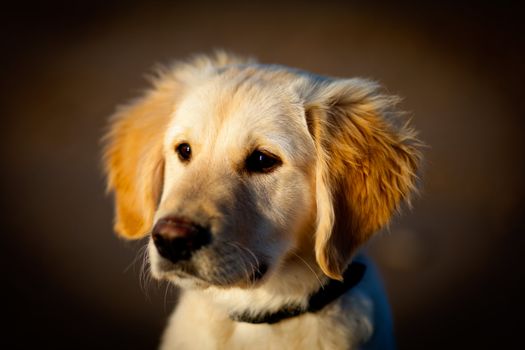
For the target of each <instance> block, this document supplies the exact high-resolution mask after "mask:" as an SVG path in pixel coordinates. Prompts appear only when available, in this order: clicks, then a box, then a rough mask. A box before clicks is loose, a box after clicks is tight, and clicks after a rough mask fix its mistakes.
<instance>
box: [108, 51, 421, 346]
mask: <svg viewBox="0 0 525 350" xmlns="http://www.w3.org/2000/svg"><path fill="white" fill-rule="evenodd" d="M397 102H398V98H396V97H394V96H389V95H386V94H384V93H383V92H382V90H381V88H380V87H379V86H378V85H377V84H376V83H374V82H371V81H368V80H364V79H356V78H354V79H333V78H326V77H321V76H318V75H314V74H310V73H307V72H304V71H300V70H297V69H292V68H287V67H283V66H278V65H262V64H258V63H256V62H255V61H252V60H246V59H241V58H238V57H235V56H233V55H230V54H226V53H221V52H219V53H217V54H215V55H213V56H197V57H195V58H193V59H191V60H189V61H186V62H178V63H175V64H173V65H172V66H171V67H169V68H167V69H163V70H161V71H160V72H159V74H158V76H157V78H156V79H154V81H153V88H152V89H150V90H149V91H148V92H147V93H146V94H145V95H144V96H143V97H142V98H140V99H138V100H136V101H134V102H132V103H131V104H129V105H128V106H126V107H124V108H121V109H120V110H119V111H118V112H117V113H116V115H115V116H114V117H113V118H112V119H111V122H110V132H109V133H108V135H107V140H106V147H105V165H106V171H107V175H108V186H109V189H110V190H112V191H114V193H115V201H116V219H115V230H116V231H117V232H118V233H119V234H120V235H122V236H123V237H125V238H129V239H136V238H142V237H146V236H147V237H149V238H148V239H149V243H148V244H149V247H148V255H149V263H150V267H151V273H152V274H153V276H154V277H156V278H158V279H164V280H168V281H171V282H173V283H174V284H176V285H178V286H180V287H181V294H180V298H179V302H178V305H177V307H176V309H175V311H174V313H173V314H172V316H171V318H170V321H169V325H168V326H167V328H166V330H165V333H164V336H163V339H162V342H161V348H162V349H357V348H360V349H361V348H362V349H373V348H374V349H388V348H392V347H393V346H394V345H393V335H392V325H391V319H390V314H389V308H388V305H387V302H386V298H385V296H384V293H383V291H382V289H381V285H380V283H379V279H378V276H377V274H376V272H375V270H374V268H373V266H372V264H371V263H370V261H368V260H366V258H364V257H362V256H360V255H359V254H358V249H359V247H361V246H362V244H363V243H365V242H366V241H367V240H368V239H369V238H370V237H371V235H372V234H373V233H374V232H376V231H377V230H378V229H380V228H381V227H382V226H384V225H385V224H386V223H387V222H388V221H389V219H390V217H391V215H392V214H393V212H394V211H396V209H397V208H398V207H399V205H400V203H401V202H403V201H404V200H407V199H408V198H409V196H410V194H411V192H413V189H414V187H415V186H414V183H415V180H416V171H417V168H418V165H419V162H420V151H419V148H420V146H419V145H420V143H419V142H418V140H417V138H416V133H415V132H414V130H413V129H412V128H411V127H410V126H409V125H408V123H407V122H404V121H403V120H402V119H403V118H402V113H401V112H399V111H397V109H396V104H397Z"/></svg>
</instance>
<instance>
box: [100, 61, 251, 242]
mask: <svg viewBox="0 0 525 350" xmlns="http://www.w3.org/2000/svg"><path fill="white" fill-rule="evenodd" d="M247 62H252V61H251V60H250V59H244V58H241V57H237V56H235V55H232V54H230V53H227V52H224V51H216V52H215V53H214V54H212V55H210V56H207V55H197V56H194V57H193V58H192V59H190V60H189V61H182V62H175V63H174V64H173V65H171V66H170V67H169V68H163V67H159V69H158V72H157V75H156V77H154V78H153V79H152V81H153V85H154V86H153V88H152V89H151V90H150V91H149V92H148V93H146V94H145V96H143V97H142V98H140V99H138V100H136V101H134V102H133V103H131V104H130V105H128V106H126V107H124V108H121V109H120V110H119V111H117V113H116V114H115V115H114V116H113V117H112V118H111V121H110V131H109V133H108V134H107V135H106V138H105V148H104V165H105V170H106V174H107V178H108V191H114V192H115V202H116V209H115V231H116V232H117V233H119V234H120V235H122V236H124V237H126V238H141V237H143V236H144V235H146V234H147V233H148V231H149V230H150V228H151V225H152V223H153V217H154V215H155V210H156V207H157V205H158V202H159V200H160V197H161V192H162V186H163V174H164V159H163V157H162V143H163V139H164V132H165V131H166V128H167V125H168V122H169V119H170V116H171V115H172V114H173V112H174V109H175V104H176V102H177V99H178V97H179V96H180V95H181V90H182V89H183V87H184V86H188V85H191V84H192V83H193V82H195V81H198V80H199V79H202V78H203V77H206V76H209V75H210V74H214V73H215V72H217V69H219V68H221V67H224V66H227V65H235V64H243V63H247Z"/></svg>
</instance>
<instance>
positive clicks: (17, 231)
mask: <svg viewBox="0 0 525 350" xmlns="http://www.w3.org/2000/svg"><path fill="white" fill-rule="evenodd" d="M521 14H522V11H521V9H520V8H519V6H518V5H517V4H514V3H511V2H497V3H496V2H483V4H480V3H479V2H468V3H465V2H457V1H440V2H434V3H427V4H422V3H420V2H416V1H413V2H409V1H396V2H392V3H387V2H381V1H380V2H374V5H365V4H359V3H353V2H349V1H319V2H306V1H297V2H286V1H271V0H270V1H265V2H250V3H248V2H238V3H234V2H230V3H223V2H219V1H216V2H211V1H210V2H206V1H202V0H193V1H188V2H185V3H183V4H181V3H177V2H146V1H143V2H141V1H113V2H111V1H100V0H99V1H96V0H94V1H46V2H37V1H25V2H18V3H15V4H10V5H5V4H4V5H2V11H1V15H0V16H1V18H0V20H1V21H0V23H1V24H0V25H1V31H0V39H1V49H2V53H1V54H0V62H1V66H0V72H1V79H0V102H1V104H0V111H1V114H0V154H1V158H0V159H1V168H0V189H1V196H0V197H1V199H0V200H1V202H0V203H1V208H0V209H1V211H0V220H1V221H0V222H1V225H0V230H1V237H2V238H1V243H2V244H1V248H0V256H1V268H2V288H1V290H2V295H3V297H2V299H1V304H2V306H1V310H2V311H1V313H0V314H1V316H2V317H1V318H2V320H3V322H2V323H3V324H4V326H2V327H1V328H2V338H1V339H2V340H1V343H2V344H8V345H9V346H7V347H5V348H9V349H15V348H20V349H23V348H30V347H35V346H38V347H42V348H54V349H59V348H67V349H72V348H77V349H84V348H86V349H87V348H96V349H106V348H107V349H110V348H111V349H115V348H118V349H153V348H155V347H156V345H157V342H158V338H159V336H160V334H161V331H162V328H163V325H164V323H165V321H166V317H167V316H168V315H169V313H170V311H171V309H172V307H173V303H174V299H175V293H174V292H173V291H172V290H170V288H169V287H167V286H165V285H163V284H158V283H156V282H146V283H143V284H142V286H141V282H140V266H141V261H142V257H141V255H140V248H141V247H142V246H143V244H144V242H135V243H127V242H124V241H122V240H120V239H118V238H117V237H116V236H115V235H114V234H113V233H112V211H113V208H112V203H111V198H110V197H109V196H106V195H105V193H104V186H105V185H104V178H103V175H102V171H101V163H100V149H101V147H100V141H99V140H100V138H101V136H102V134H103V132H104V130H105V125H106V121H107V117H108V116H109V115H110V114H111V113H112V112H113V111H114V109H115V106H116V105H118V104H122V103H124V102H125V101H127V100H129V99H131V98H133V97H135V96H138V95H139V94H140V93H141V91H142V90H143V89H144V88H145V87H146V86H147V83H146V81H145V79H144V76H145V73H148V72H151V68H152V67H153V66H154V65H155V64H156V63H169V62H170V61H171V60H173V59H180V58H187V57H188V56H189V55H191V54H193V53H198V52H211V51H212V50H213V49H214V48H225V49H228V50H231V51H233V52H236V53H238V54H242V55H250V56H254V57H257V58H258V59H259V60H260V61H261V62H265V63H280V64H285V65H290V66H294V67H299V68H302V69H306V70H310V71H313V72H316V73H319V74H324V75H331V76H341V77H351V76H363V77H369V78H373V79H376V80H379V81H381V82H382V83H383V84H385V85H386V86H387V87H388V90H389V91H390V92H392V93H395V94H399V95H401V96H403V97H404V98H405V102H404V103H403V107H404V108H405V109H406V110H408V111H410V112H411V113H412V115H413V122H414V125H415V126H416V127H417V128H418V129H419V130H420V135H421V138H422V139H423V140H424V141H425V142H426V143H427V144H428V145H429V147H428V148H427V150H426V151H425V157H426V162H425V167H424V169H423V172H422V181H421V184H422V190H421V195H420V196H419V197H418V198H416V199H415V200H414V208H413V210H411V211H407V210H405V212H404V213H403V215H402V216H400V217H398V218H396V219H395V220H394V221H393V222H392V224H391V225H390V228H389V230H388V231H385V232H384V233H383V234H382V235H380V237H378V238H376V239H375V240H374V241H373V242H371V243H370V244H369V247H368V249H369V251H370V253H371V254H372V255H373V256H374V257H375V259H376V261H377V263H378V265H379V267H380V269H381V271H382V272H383V275H384V280H385V285H386V287H387V289H388V292H389V295H390V300H391V304H392V308H393V311H394V316H395V325H396V334H397V339H398V346H399V349H459V348H468V349H470V348H476V349H488V348H491V349H503V348H514V347H513V344H515V343H516V342H518V341H519V342H518V343H516V344H519V343H522V337H523V335H522V334H523V331H525V327H524V324H525V322H524V319H523V318H524V316H523V315H525V309H524V302H523V298H524V292H525V288H524V283H523V275H524V273H523V268H524V265H523V263H522V259H521V257H522V255H523V253H524V247H525V244H524V243H525V241H524V234H525V232H524V231H525V230H524V224H523V222H524V218H523V214H524V208H525V202H524V194H525V191H524V190H525V187H524V179H525V177H524V175H525V174H524V173H525V171H524V170H525V169H524V159H523V150H524V149H525V147H524V137H523V135H524V128H523V126H524V123H523V117H524V115H523V111H524V110H525V96H524V94H523V91H524V88H523V86H524V85H523V81H524V78H525V74H524V73H525V68H524V67H525V65H524V62H525V55H524V54H523V50H522V49H523V46H524V36H523V17H522V15H521Z"/></svg>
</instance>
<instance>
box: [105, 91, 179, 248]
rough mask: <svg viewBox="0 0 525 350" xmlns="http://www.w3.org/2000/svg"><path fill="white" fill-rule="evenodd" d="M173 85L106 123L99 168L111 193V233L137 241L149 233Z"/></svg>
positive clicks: (159, 184) (159, 185)
mask: <svg viewBox="0 0 525 350" xmlns="http://www.w3.org/2000/svg"><path fill="white" fill-rule="evenodd" d="M177 92H178V88H177V86H176V85H175V83H174V82H167V81H165V82H163V84H159V85H158V86H157V87H156V88H155V89H154V90H152V91H150V92H149V93H147V94H146V96H144V97H142V98H141V99H139V100H137V101H135V102H133V103H131V104H130V105H129V106H127V107H124V108H121V109H120V110H119V111H118V112H117V113H116V114H115V115H114V116H113V117H112V119H111V122H110V131H109V133H108V135H107V136H106V146H105V150H104V163H105V169H106V173H107V178H108V190H110V191H114V193H115V206H116V208H115V227H114V229H115V231H116V232H117V233H119V234H120V235H122V236H124V237H126V238H141V237H143V236H144V235H146V234H147V233H148V231H149V229H150V228H151V225H152V221H153V216H154V214H155V209H156V206H157V203H158V201H159V198H160V195H161V191H162V184H163V173H164V160H163V157H162V143H163V138H164V132H165V130H166V127H167V123H168V120H169V117H170V115H171V114H172V112H173V108H174V103H175V94H176V93H177Z"/></svg>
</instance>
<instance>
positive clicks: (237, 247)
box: [226, 242, 255, 286]
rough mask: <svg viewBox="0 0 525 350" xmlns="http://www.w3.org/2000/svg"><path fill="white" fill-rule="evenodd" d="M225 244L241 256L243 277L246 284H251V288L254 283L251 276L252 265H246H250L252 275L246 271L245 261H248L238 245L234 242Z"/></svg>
mask: <svg viewBox="0 0 525 350" xmlns="http://www.w3.org/2000/svg"><path fill="white" fill-rule="evenodd" d="M226 244H228V245H230V246H232V247H234V248H235V249H237V251H238V252H239V254H240V255H241V258H242V259H241V260H242V264H243V272H244V275H245V276H246V280H247V281H248V282H251V285H252V286H253V285H254V283H255V282H254V280H253V274H254V269H253V264H251V263H250V262H249V261H248V263H250V266H251V267H252V273H251V274H250V272H249V271H248V266H247V261H246V260H248V259H246V258H245V256H246V255H245V253H244V251H243V250H242V247H241V246H240V245H239V244H237V243H236V242H226Z"/></svg>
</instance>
